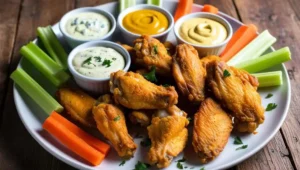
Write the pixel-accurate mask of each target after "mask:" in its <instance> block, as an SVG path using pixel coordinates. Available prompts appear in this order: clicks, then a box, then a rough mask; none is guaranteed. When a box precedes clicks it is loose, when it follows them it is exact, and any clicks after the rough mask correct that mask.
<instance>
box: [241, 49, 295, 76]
mask: <svg viewBox="0 0 300 170" xmlns="http://www.w3.org/2000/svg"><path fill="white" fill-rule="evenodd" d="M289 60H291V52H290V49H289V47H284V48H281V49H279V50H277V51H273V52H271V53H269V54H266V55H263V56H261V57H259V58H257V59H254V60H249V61H244V62H242V63H240V64H237V65H235V67H236V68H240V69H243V70H246V71H248V72H249V73H256V72H258V71H261V70H264V69H267V68H270V67H272V66H275V65H277V64H280V63H283V62H286V61H289Z"/></svg>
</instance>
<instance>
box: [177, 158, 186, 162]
mask: <svg viewBox="0 0 300 170" xmlns="http://www.w3.org/2000/svg"><path fill="white" fill-rule="evenodd" d="M185 161H186V159H185V158H182V159H179V160H178V161H176V162H185Z"/></svg>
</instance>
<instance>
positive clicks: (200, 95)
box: [172, 44, 206, 103]
mask: <svg viewBox="0 0 300 170" xmlns="http://www.w3.org/2000/svg"><path fill="white" fill-rule="evenodd" d="M172 71H173V77H174V79H175V81H176V84H177V87H178V88H179V90H180V92H181V93H182V94H183V95H184V96H186V97H188V99H189V100H190V101H192V102H195V103H200V102H201V101H203V100H204V97H205V96H204V86H205V77H206V70H205V67H204V66H203V65H202V63H201V61H200V59H199V56H198V52H197V50H196V49H195V48H194V47H192V46H191V45H188V44H180V45H178V46H177V47H176V53H175V55H174V57H173V64H172Z"/></svg>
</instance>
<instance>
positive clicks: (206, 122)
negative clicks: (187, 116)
mask: <svg viewBox="0 0 300 170" xmlns="http://www.w3.org/2000/svg"><path fill="white" fill-rule="evenodd" d="M231 130H232V121H231V118H230V117H229V115H227V113H225V111H224V110H223V109H222V108H221V107H220V105H219V104H217V103H216V102H215V101H214V100H212V99H211V98H207V99H205V100H204V101H203V102H202V103H201V106H200V108H199V110H198V112H197V113H196V114H195V115H194V130H193V141H192V144H193V147H194V150H195V152H196V153H197V155H198V156H199V158H200V161H201V163H207V162H208V161H211V160H213V159H214V158H215V157H217V156H218V155H219V154H220V153H221V152H222V151H223V149H224V147H225V145H226V143H227V142H228V138H229V136H230V132H231Z"/></svg>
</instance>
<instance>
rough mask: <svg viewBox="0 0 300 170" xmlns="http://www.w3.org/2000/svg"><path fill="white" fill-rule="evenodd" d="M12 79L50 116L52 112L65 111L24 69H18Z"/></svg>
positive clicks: (11, 76)
mask: <svg viewBox="0 0 300 170" xmlns="http://www.w3.org/2000/svg"><path fill="white" fill-rule="evenodd" d="M10 78H11V79H12V80H14V82H15V83H16V84H17V85H18V86H19V87H20V88H21V89H23V91H24V92H25V93H26V94H27V95H28V96H29V97H30V98H32V99H33V101H34V102H35V103H37V104H38V105H39V106H40V107H41V108H42V109H43V111H45V112H46V113H48V114H49V115H50V113H51V112H52V111H56V112H59V113H60V112H62V111H63V107H62V106H61V105H60V104H59V103H58V102H57V101H56V100H55V99H54V98H53V97H52V96H51V95H50V94H48V93H47V92H46V91H45V90H44V89H43V88H42V87H41V86H40V85H39V84H38V83H37V82H36V81H34V80H33V79H32V78H31V77H30V76H29V75H28V74H27V73H26V72H25V71H24V70H23V69H21V68H17V69H16V70H15V71H14V72H13V73H12V74H11V75H10Z"/></svg>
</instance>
